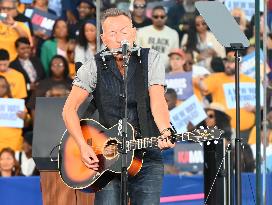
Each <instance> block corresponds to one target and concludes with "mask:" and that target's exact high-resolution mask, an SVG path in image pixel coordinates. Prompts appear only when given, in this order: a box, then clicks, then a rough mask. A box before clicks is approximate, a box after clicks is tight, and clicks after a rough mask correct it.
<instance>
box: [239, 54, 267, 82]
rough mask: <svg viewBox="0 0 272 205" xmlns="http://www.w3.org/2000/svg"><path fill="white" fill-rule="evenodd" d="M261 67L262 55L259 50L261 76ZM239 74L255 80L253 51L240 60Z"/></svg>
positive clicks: (262, 63)
mask: <svg viewBox="0 0 272 205" xmlns="http://www.w3.org/2000/svg"><path fill="white" fill-rule="evenodd" d="M263 65H264V54H263V51H262V50H260V66H261V75H263V72H262V71H263ZM240 70H241V73H243V74H245V75H247V76H249V77H252V78H255V51H253V52H251V53H250V54H248V55H246V56H244V57H243V58H242V62H241V67H240Z"/></svg>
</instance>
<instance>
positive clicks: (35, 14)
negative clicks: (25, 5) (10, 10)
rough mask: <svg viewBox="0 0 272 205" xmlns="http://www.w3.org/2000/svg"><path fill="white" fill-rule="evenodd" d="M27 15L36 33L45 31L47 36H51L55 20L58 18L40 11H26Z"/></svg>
mask: <svg viewBox="0 0 272 205" xmlns="http://www.w3.org/2000/svg"><path fill="white" fill-rule="evenodd" d="M25 15H26V16H27V17H29V18H30V19H31V23H32V25H33V30H34V31H43V32H44V33H45V34H46V35H47V36H50V35H51V32H52V29H53V26H54V24H55V20H56V19H57V18H58V17H57V16H56V15H53V14H50V13H47V12H44V11H41V10H38V9H26V11H25Z"/></svg>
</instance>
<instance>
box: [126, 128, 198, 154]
mask: <svg viewBox="0 0 272 205" xmlns="http://www.w3.org/2000/svg"><path fill="white" fill-rule="evenodd" d="M192 136H195V135H194V134H193V133H191V132H184V133H182V134H177V135H175V136H174V137H171V139H172V140H174V141H175V142H179V141H189V140H193V139H191V137H192ZM160 138H162V136H159V137H145V138H141V139H137V140H129V141H127V151H132V150H135V149H144V148H154V147H158V139H160ZM171 139H170V140H171ZM194 141H195V140H194ZM197 141H198V140H197Z"/></svg>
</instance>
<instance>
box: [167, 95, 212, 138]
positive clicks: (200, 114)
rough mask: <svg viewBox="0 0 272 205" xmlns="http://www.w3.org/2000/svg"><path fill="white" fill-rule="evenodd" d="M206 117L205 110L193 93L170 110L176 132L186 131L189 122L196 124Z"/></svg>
mask: <svg viewBox="0 0 272 205" xmlns="http://www.w3.org/2000/svg"><path fill="white" fill-rule="evenodd" d="M206 117H207V115H206V112H205V111H204V109H203V107H202V105H201V104H200V102H199V101H198V99H197V97H196V96H195V95H193V96H192V97H190V98H189V99H188V100H186V101H184V102H183V103H182V104H181V105H179V106H178V107H176V108H174V109H173V110H171V111H170V119H171V122H172V123H173V125H174V126H175V128H176V130H177V132H178V133H183V132H186V131H187V126H188V123H189V122H191V123H192V124H193V125H197V124H199V123H200V122H202V121H203V120H204V119H206Z"/></svg>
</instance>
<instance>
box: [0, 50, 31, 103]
mask: <svg viewBox="0 0 272 205" xmlns="http://www.w3.org/2000/svg"><path fill="white" fill-rule="evenodd" d="M9 59H10V57H9V53H8V51H7V50H5V49H0V75H2V76H4V77H5V78H6V79H7V81H8V82H9V84H10V89H11V94H12V97H13V98H26V97H27V92H26V82H25V79H24V76H23V74H21V73H20V72H18V71H16V70H14V69H12V68H10V67H9V62H10V61H9Z"/></svg>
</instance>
